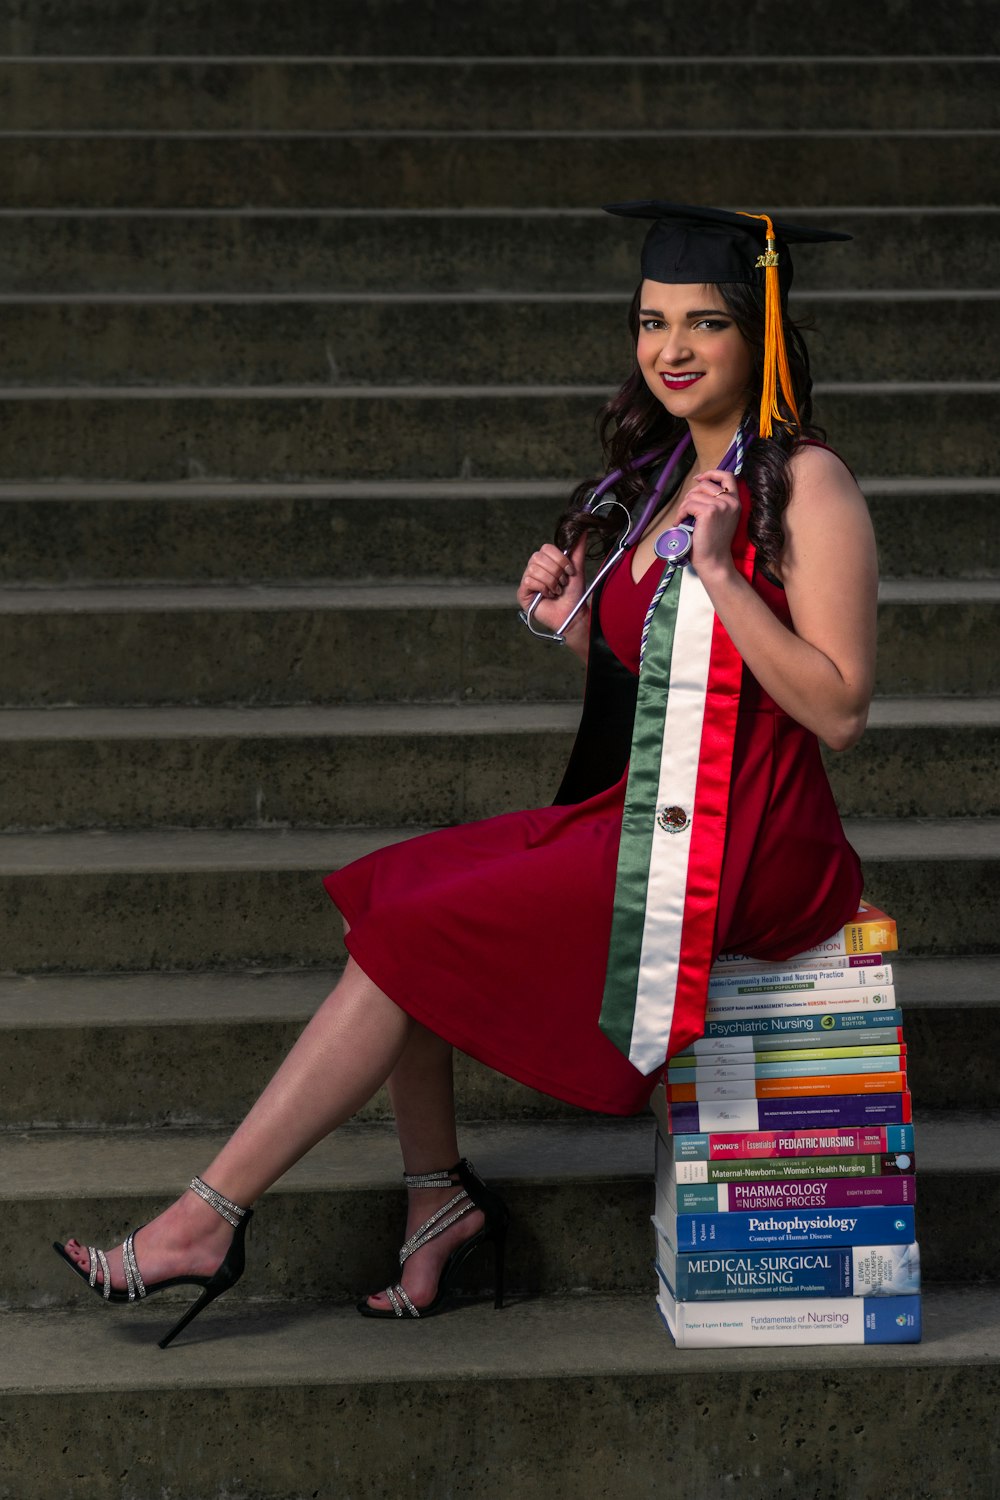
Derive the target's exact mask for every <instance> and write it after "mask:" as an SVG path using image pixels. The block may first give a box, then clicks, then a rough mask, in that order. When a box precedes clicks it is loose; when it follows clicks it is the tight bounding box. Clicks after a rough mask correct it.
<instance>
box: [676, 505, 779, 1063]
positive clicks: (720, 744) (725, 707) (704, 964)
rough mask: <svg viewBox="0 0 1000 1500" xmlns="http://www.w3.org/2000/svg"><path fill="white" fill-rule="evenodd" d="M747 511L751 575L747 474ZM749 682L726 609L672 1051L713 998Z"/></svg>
mask: <svg viewBox="0 0 1000 1500" xmlns="http://www.w3.org/2000/svg"><path fill="white" fill-rule="evenodd" d="M739 493H740V499H741V500H742V502H743V504H742V510H741V514H740V520H739V524H738V525H737V528H736V533H735V536H734V537H733V561H734V563H735V565H736V571H737V572H738V573H739V574H740V575H741V576H742V577H743V578H745V579H746V580H747V581H748V582H749V581H750V579H751V578H752V577H753V569H754V559H755V557H756V555H757V549H756V547H755V546H754V545H753V543H752V542H751V541H750V539H749V537H748V536H747V523H748V521H749V518H750V492H749V490H748V489H747V487H746V485H745V484H744V483H743V481H742V480H740V481H739ZM742 681H743V658H742V657H741V656H740V654H739V652H738V651H737V650H736V647H735V646H734V645H733V643H732V641H731V640H730V639H729V635H728V633H727V632H726V629H725V626H724V625H723V623H722V621H721V620H720V619H719V617H718V615H716V616H715V620H714V623H713V628H712V646H711V651H710V653H709V664H708V685H707V691H706V694H705V717H704V719H703V721H702V734H701V747H700V750H699V755H698V780H697V783H696V786H695V799H694V810H693V815H692V820H691V821H692V830H691V851H690V855H689V859H688V877H687V887H686V890H685V894H684V919H683V924H682V927H681V949H680V961H679V969H678V976H677V989H676V992H675V998H674V1013H673V1020H672V1022H671V1026H670V1038H669V1042H668V1045H667V1056H668V1057H673V1055H674V1053H675V1052H680V1051H681V1049H682V1048H684V1047H687V1046H690V1044H691V1043H692V1042H694V1041H697V1039H698V1038H699V1037H700V1036H702V1035H703V1033H704V1030H705V1007H706V1005H707V1003H708V971H709V969H710V968H711V965H712V961H713V959H714V957H715V920H716V914H717V912H718V907H719V882H720V880H721V878H722V855H723V851H724V849H725V843H726V823H727V820H728V814H729V786H730V782H731V780H732V771H733V748H734V744H735V740H736V719H737V715H738V714H739V707H740V686H741V683H742Z"/></svg>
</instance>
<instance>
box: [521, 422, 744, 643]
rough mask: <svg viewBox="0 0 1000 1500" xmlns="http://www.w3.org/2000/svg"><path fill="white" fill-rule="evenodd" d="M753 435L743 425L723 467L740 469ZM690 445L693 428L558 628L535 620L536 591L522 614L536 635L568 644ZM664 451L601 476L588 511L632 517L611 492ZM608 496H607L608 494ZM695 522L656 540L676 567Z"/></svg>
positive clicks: (637, 536)
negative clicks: (606, 509) (612, 510)
mask: <svg viewBox="0 0 1000 1500" xmlns="http://www.w3.org/2000/svg"><path fill="white" fill-rule="evenodd" d="M749 437H750V435H749V434H747V435H746V437H745V436H744V433H743V429H742V428H740V430H739V431H738V432H737V434H736V436H735V438H734V439H733V441H732V442H731V443H730V445H729V447H728V448H727V449H726V453H725V456H724V457H723V459H722V461H721V463H720V464H719V468H720V469H726V470H728V471H729V472H731V473H732V472H735V473H737V474H738V473H739V471H740V469H741V468H742V467H743V451H744V445H745V442H746V441H747V440H748V439H749ZM690 446H691V434H690V432H686V433H685V434H684V436H683V437H682V438H681V440H680V442H679V443H678V444H677V447H676V448H675V449H674V451H673V452H672V453H671V455H670V457H669V458H668V459H667V461H666V463H665V464H664V465H663V468H662V469H661V470H660V473H659V475H658V476H657V480H656V483H655V485H654V486H653V488H652V490H651V491H650V493H649V498H648V499H647V501H646V503H645V505H644V506H643V508H642V511H641V512H640V514H639V518H638V520H637V521H635V522H633V521H632V519H631V517H629V520H628V525H627V526H626V528H625V531H624V532H623V533H622V535H621V536H620V537H619V539H618V542H617V544H616V545H615V546H614V547H613V548H612V550H611V552H610V553H609V554H608V556H607V557H606V558H605V560H604V562H603V563H602V564H601V566H600V568H599V569H598V570H597V572H596V573H595V574H594V577H593V578H592V579H591V581H590V583H589V584H588V585H587V587H586V589H584V591H583V594H582V595H581V597H580V599H579V600H578V601H577V603H576V604H575V605H574V606H573V608H572V609H571V610H570V612H569V614H568V615H567V616H566V618H565V620H563V622H562V624H561V625H560V626H559V628H558V630H555V631H549V630H538V629H536V627H535V625H534V624H533V621H532V616H533V615H534V613H535V610H536V609H537V608H538V606H539V604H540V603H541V602H542V599H543V597H544V596H543V595H542V594H541V593H538V594H536V595H535V597H534V599H532V601H531V603H530V604H529V606H528V608H527V609H526V610H521V611H520V618H521V620H522V621H523V622H524V624H525V625H527V627H528V629H529V630H530V631H531V633H532V635H535V636H537V637H538V638H539V640H543V641H558V642H559V643H560V644H561V645H562V644H565V640H566V634H565V633H566V631H567V630H568V628H569V626H570V625H572V623H573V621H574V620H575V619H576V617H577V615H578V614H579V613H580V611H581V610H582V609H583V607H584V605H586V604H587V603H588V601H589V600H590V597H591V595H592V594H593V592H594V590H595V589H596V588H597V585H598V584H599V583H600V582H601V579H602V578H604V577H606V575H607V574H608V573H610V572H611V569H612V568H613V567H614V566H615V564H616V563H617V562H618V559H619V558H620V557H621V555H622V553H623V552H627V551H628V550H629V549H630V548H631V547H634V546H635V544H636V542H637V541H639V539H640V537H641V536H642V535H643V533H644V532H645V530H646V527H647V526H648V525H649V523H650V521H651V520H652V519H653V517H654V516H655V515H656V512H657V511H658V510H660V509H661V507H662V505H663V496H664V494H665V493H666V489H667V486H668V484H669V483H670V481H671V479H672V478H673V475H674V473H675V472H676V469H677V465H678V464H679V463H680V461H681V459H682V458H683V457H684V454H685V453H686V452H687V450H688V448H689V447H690ZM662 452H663V449H662V448H653V449H652V450H651V451H650V452H649V453H643V454H642V455H641V456H640V457H639V458H637V459H635V460H634V461H633V462H632V463H630V464H629V465H627V467H626V468H624V469H615V470H614V472H613V473H611V474H608V475H607V477H606V478H604V479H602V480H601V482H600V484H599V485H598V486H597V488H596V489H595V490H594V492H593V494H592V495H591V497H590V499H589V500H588V501H587V506H586V509H587V510H588V511H595V510H600V509H601V507H602V506H612V505H616V506H618V508H619V509H620V510H623V511H625V515H626V516H627V517H628V516H629V513H628V511H627V509H626V507H625V506H624V505H623V504H622V502H621V501H620V500H616V499H615V498H614V496H608V494H607V492H608V491H609V490H610V489H611V487H612V485H614V484H617V483H618V480H619V479H621V477H622V475H623V474H626V473H631V472H632V471H633V470H634V469H641V468H644V467H645V465H646V464H648V463H649V462H651V460H652V459H654V458H657V457H658V456H660V455H661V454H662ZM606 496H607V498H605V497H606ZM691 525H693V523H690V518H688V520H686V521H683V522H682V523H681V525H680V526H672V527H671V528H670V529H669V530H668V531H664V532H662V533H661V534H660V536H658V537H657V538H656V541H655V542H654V544H653V549H654V551H655V552H656V555H657V557H662V558H664V559H665V560H668V561H671V562H673V563H674V566H675V567H676V565H677V564H678V563H679V562H682V561H683V560H684V558H686V557H687V554H688V553H689V552H690V550H691ZM668 539H669V540H668ZM661 543H663V544H664V546H666V547H669V548H670V549H671V550H668V551H665V552H661V551H660V544H661ZM565 555H566V556H569V554H568V553H566V554H565ZM673 572H674V569H673V568H671V569H669V572H668V576H667V582H669V579H670V578H671V577H672V576H673ZM661 593H662V589H658V590H657V595H656V597H657V600H658V599H659V596H660V594H661Z"/></svg>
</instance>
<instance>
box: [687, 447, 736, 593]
mask: <svg viewBox="0 0 1000 1500" xmlns="http://www.w3.org/2000/svg"><path fill="white" fill-rule="evenodd" d="M683 510H684V515H685V516H693V517H694V521H695V527H694V536H693V537H692V540H691V561H692V562H693V563H694V566H695V569H696V571H697V573H698V576H699V578H702V579H703V580H704V581H705V582H707V581H708V578H709V577H710V576H711V575H713V574H716V575H718V574H721V573H726V572H732V571H733V553H732V547H733V537H734V535H735V533H736V527H737V524H738V523H739V519H740V497H739V495H738V494H737V490H736V479H735V477H734V476H733V475H732V474H729V473H727V472H726V470H725V469H706V470H705V472H704V473H703V474H698V475H696V477H695V482H694V485H693V486H692V488H691V489H690V490H688V492H687V494H686V495H685V496H684V503H683Z"/></svg>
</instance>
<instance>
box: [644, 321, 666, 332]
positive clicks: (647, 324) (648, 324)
mask: <svg viewBox="0 0 1000 1500" xmlns="http://www.w3.org/2000/svg"><path fill="white" fill-rule="evenodd" d="M639 327H640V328H641V329H642V331H643V333H653V332H654V330H655V329H657V328H662V327H663V324H662V323H661V322H660V320H659V318H643V320H642V322H641V323H640V324H639Z"/></svg>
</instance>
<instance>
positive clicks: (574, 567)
mask: <svg viewBox="0 0 1000 1500" xmlns="http://www.w3.org/2000/svg"><path fill="white" fill-rule="evenodd" d="M586 546H587V534H586V532H584V534H583V536H581V537H580V539H579V541H578V542H577V544H576V546H575V547H574V548H573V551H572V552H571V553H570V555H569V557H566V556H564V555H563V553H562V552H560V550H559V548H558V547H557V546H556V545H555V543H553V542H546V543H545V544H544V546H542V547H541V548H540V549H539V550H538V551H537V552H533V553H532V555H531V557H529V559H528V565H527V567H526V568H525V570H524V574H523V576H522V578H521V582H520V583H519V584H518V586H517V602H518V605H519V607H520V608H521V609H525V610H526V609H527V608H528V605H529V604H530V603H531V601H532V599H534V597H535V595H536V594H541V595H542V600H541V603H540V604H539V606H538V608H537V609H536V610H535V613H534V614H533V615H532V617H531V618H532V623H535V622H537V624H539V625H540V626H542V628H543V629H545V630H555V629H556V628H557V627H558V626H559V625H560V624H561V623H562V621H563V620H565V618H566V616H567V615H568V614H569V612H570V610H571V609H573V608H574V606H575V605H576V604H577V603H578V602H579V599H580V596H581V594H582V593H583V590H584V588H585V586H586V580H585V578H584V566H585V564H584V552H585V550H586ZM566 644H567V646H568V647H569V648H570V650H571V651H573V652H575V653H576V655H577V656H578V657H579V658H580V660H581V661H583V662H585V661H586V660H587V657H588V655H589V654H590V604H589V603H588V604H587V605H586V606H585V607H584V608H583V609H581V611H580V613H579V614H578V615H577V617H576V619H575V620H574V621H573V624H572V625H571V626H570V628H569V630H568V631H567V632H566Z"/></svg>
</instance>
